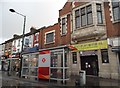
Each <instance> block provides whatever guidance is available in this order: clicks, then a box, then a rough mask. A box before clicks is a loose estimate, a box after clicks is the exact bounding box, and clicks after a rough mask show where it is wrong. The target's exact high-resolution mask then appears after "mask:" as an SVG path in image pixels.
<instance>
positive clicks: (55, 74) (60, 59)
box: [50, 49, 69, 81]
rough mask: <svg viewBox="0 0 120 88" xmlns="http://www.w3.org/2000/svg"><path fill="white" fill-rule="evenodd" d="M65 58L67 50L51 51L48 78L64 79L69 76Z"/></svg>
mask: <svg viewBox="0 0 120 88" xmlns="http://www.w3.org/2000/svg"><path fill="white" fill-rule="evenodd" d="M67 58H68V57H67V52H65V50H64V49H60V50H57V51H56V50H55V51H54V50H53V51H51V61H50V79H54V80H62V81H65V80H66V79H67V78H69V76H68V75H67V72H68V69H69V68H68V67H67Z"/></svg>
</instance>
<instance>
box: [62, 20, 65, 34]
mask: <svg viewBox="0 0 120 88" xmlns="http://www.w3.org/2000/svg"><path fill="white" fill-rule="evenodd" d="M65 23H66V22H65V18H62V35H64V34H66V25H65Z"/></svg>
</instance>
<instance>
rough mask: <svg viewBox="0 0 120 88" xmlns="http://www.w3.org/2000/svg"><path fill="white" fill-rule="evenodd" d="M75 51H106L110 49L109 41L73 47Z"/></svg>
mask: <svg viewBox="0 0 120 88" xmlns="http://www.w3.org/2000/svg"><path fill="white" fill-rule="evenodd" d="M72 47H74V48H75V49H74V50H78V51H84V50H98V49H106V48H108V44H107V40H102V41H96V42H90V43H84V44H76V45H72Z"/></svg>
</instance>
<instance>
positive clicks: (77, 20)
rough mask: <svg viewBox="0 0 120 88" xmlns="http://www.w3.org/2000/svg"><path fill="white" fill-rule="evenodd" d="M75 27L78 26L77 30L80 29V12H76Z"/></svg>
mask: <svg viewBox="0 0 120 88" xmlns="http://www.w3.org/2000/svg"><path fill="white" fill-rule="evenodd" d="M75 26H76V28H79V27H80V13H79V10H76V11H75Z"/></svg>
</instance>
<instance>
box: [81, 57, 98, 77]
mask: <svg viewBox="0 0 120 88" xmlns="http://www.w3.org/2000/svg"><path fill="white" fill-rule="evenodd" d="M80 58H81V70H85V71H86V75H94V76H98V71H99V68H98V57H97V55H90V56H81V57H80Z"/></svg>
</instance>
